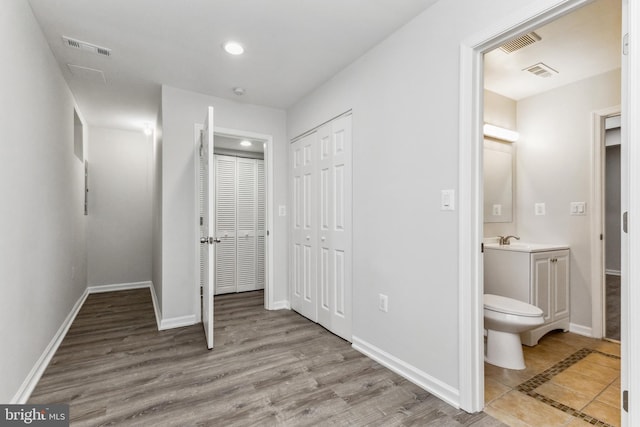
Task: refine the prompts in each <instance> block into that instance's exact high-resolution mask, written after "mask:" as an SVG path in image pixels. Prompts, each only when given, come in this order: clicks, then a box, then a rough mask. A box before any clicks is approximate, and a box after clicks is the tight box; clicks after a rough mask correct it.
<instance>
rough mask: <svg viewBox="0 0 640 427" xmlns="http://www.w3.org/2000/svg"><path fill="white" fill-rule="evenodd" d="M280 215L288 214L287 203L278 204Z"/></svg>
mask: <svg viewBox="0 0 640 427" xmlns="http://www.w3.org/2000/svg"><path fill="white" fill-rule="evenodd" d="M278 215H280V216H287V207H286V206H285V205H280V206H278Z"/></svg>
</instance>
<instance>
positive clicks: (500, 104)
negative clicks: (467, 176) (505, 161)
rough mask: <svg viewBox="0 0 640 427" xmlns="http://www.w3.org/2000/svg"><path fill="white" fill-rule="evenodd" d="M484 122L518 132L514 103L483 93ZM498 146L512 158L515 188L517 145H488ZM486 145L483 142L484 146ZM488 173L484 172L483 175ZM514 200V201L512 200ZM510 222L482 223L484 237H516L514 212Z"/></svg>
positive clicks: (514, 184)
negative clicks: (509, 153)
mask: <svg viewBox="0 0 640 427" xmlns="http://www.w3.org/2000/svg"><path fill="white" fill-rule="evenodd" d="M484 122H485V123H490V124H492V125H495V126H500V127H502V128H505V129H511V130H516V131H517V130H518V127H517V120H516V101H514V100H513V99H510V98H507V97H505V96H502V95H499V94H497V93H495V92H491V91H489V90H485V91H484ZM496 144H500V146H501V150H500V151H508V152H511V155H512V156H513V157H514V164H513V173H514V176H513V178H514V179H513V188H514V189H515V188H516V179H515V178H516V176H515V166H516V165H515V156H516V155H517V149H516V147H517V143H513V144H510V143H504V142H497V141H491V142H490V143H489V145H493V146H495V145H496ZM486 145H487V143H486V142H485V146H486ZM488 172H490V171H487V170H485V171H484V173H485V174H486V173H488ZM513 200H515V199H513ZM511 218H512V221H510V222H485V223H484V234H483V235H484V237H495V236H509V235H516V212H515V209H514V210H513V211H512V216H511Z"/></svg>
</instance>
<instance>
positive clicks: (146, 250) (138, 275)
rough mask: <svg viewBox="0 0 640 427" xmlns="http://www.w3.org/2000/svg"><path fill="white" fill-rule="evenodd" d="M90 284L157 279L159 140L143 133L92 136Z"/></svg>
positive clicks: (94, 130) (93, 132)
mask: <svg viewBox="0 0 640 427" xmlns="http://www.w3.org/2000/svg"><path fill="white" fill-rule="evenodd" d="M89 135H90V138H89V145H88V152H89V225H88V230H87V237H88V241H87V250H88V264H89V268H88V284H89V286H99V285H110V284H119V283H134V282H146V281H150V280H151V225H152V215H151V190H152V185H151V169H152V154H153V152H152V150H153V141H152V137H151V136H146V135H144V134H143V133H142V132H134V131H128V130H120V129H107V128H98V127H91V128H90V132H89Z"/></svg>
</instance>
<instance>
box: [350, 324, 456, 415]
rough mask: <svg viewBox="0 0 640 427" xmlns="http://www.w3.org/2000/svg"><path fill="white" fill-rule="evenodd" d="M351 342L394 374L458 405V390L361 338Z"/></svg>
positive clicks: (355, 347)
mask: <svg viewBox="0 0 640 427" xmlns="http://www.w3.org/2000/svg"><path fill="white" fill-rule="evenodd" d="M352 338H353V344H352V345H351V347H353V349H355V350H357V351H359V352H360V353H362V354H364V355H365V356H367V357H369V358H370V359H373V360H375V361H376V362H378V363H379V364H381V365H382V366H385V367H386V368H389V369H390V370H392V371H393V372H395V373H396V374H398V375H400V376H401V377H403V378H406V379H407V380H409V381H411V382H412V383H414V384H415V385H417V386H418V387H420V388H423V389H424V390H427V391H428V392H429V393H431V394H433V395H434V396H436V397H438V398H440V399H442V400H444V401H445V402H447V403H448V404H449V405H452V406H455V407H456V408H458V407H459V397H460V396H459V393H458V390H456V389H455V388H453V387H451V386H450V385H448V384H445V383H443V382H442V381H440V380H438V379H437V378H434V377H432V376H430V375H429V374H427V373H426V372H424V371H421V370H420V369H418V368H416V367H415V366H412V365H410V364H408V363H407V362H405V361H403V360H400V359H398V358H397V357H395V356H393V355H391V354H389V353H387V352H385V351H384V350H381V349H379V348H378V347H376V346H374V345H372V344H369V343H368V342H366V341H364V340H361V339H360V338H358V337H355V336H354V337H352Z"/></svg>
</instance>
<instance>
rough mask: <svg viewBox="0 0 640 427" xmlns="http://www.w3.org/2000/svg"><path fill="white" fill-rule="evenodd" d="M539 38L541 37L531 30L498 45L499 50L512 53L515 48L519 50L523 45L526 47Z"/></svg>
mask: <svg viewBox="0 0 640 427" xmlns="http://www.w3.org/2000/svg"><path fill="white" fill-rule="evenodd" d="M540 40H542V38H541V37H540V36H539V35H537V34H536V33H534V32H533V31H532V32H530V33H527V34H525V35H524V36H520V37H518V38H517V39H513V40H511V41H508V42H506V43H505V44H503V45H502V46H500V50H502V51H503V52H506V53H513V52H515V51H516V50H520V49H522V48H523V47H527V46H529V45H530V44H534V43H535V42H539V41H540Z"/></svg>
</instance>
